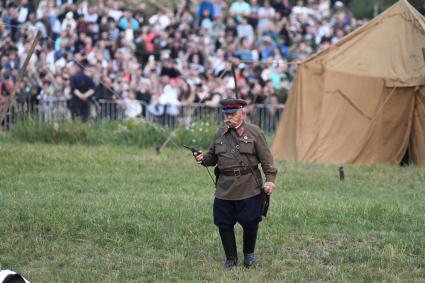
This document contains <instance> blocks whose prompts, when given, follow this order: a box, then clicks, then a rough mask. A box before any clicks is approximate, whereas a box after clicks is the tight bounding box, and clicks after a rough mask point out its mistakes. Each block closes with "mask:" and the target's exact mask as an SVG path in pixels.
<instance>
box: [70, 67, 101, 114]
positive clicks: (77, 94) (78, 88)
mask: <svg viewBox="0 0 425 283" xmlns="http://www.w3.org/2000/svg"><path fill="white" fill-rule="evenodd" d="M87 64H88V63H87V61H86V60H83V61H82V62H81V63H79V62H76V63H75V64H74V66H73V68H74V74H73V75H72V76H71V78H70V83H71V94H72V98H71V114H72V118H76V117H80V118H81V120H82V121H83V122H87V121H88V120H89V118H90V105H91V103H90V97H91V96H92V95H93V94H94V93H95V89H94V88H95V85H94V82H93V79H92V78H91V77H90V76H88V75H87V74H86V73H85V72H84V69H83V66H87Z"/></svg>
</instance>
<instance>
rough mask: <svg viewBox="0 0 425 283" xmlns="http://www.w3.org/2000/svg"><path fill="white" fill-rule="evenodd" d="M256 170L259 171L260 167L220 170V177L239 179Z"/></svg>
mask: <svg viewBox="0 0 425 283" xmlns="http://www.w3.org/2000/svg"><path fill="white" fill-rule="evenodd" d="M256 170H258V166H252V167H242V168H232V169H226V170H221V169H220V175H224V176H235V177H239V176H243V175H246V174H249V173H252V172H255V171H256Z"/></svg>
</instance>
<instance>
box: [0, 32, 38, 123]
mask: <svg viewBox="0 0 425 283" xmlns="http://www.w3.org/2000/svg"><path fill="white" fill-rule="evenodd" d="M40 36H41V32H40V31H37V34H36V35H35V38H34V40H33V42H32V44H31V48H30V50H29V52H28V54H27V57H26V58H25V61H24V64H23V65H22V67H21V69H20V70H19V74H18V77H17V78H16V82H15V84H14V85H13V90H12V93H11V94H10V95H9V97H8V99H7V102H6V105H5V107H4V109H3V111H2V112H1V113H0V125H1V124H2V123H3V120H4V119H5V117H6V114H7V111H9V107H10V105H11V104H12V102H13V99H14V97H15V94H16V90H17V89H18V86H19V84H20V83H21V79H22V77H23V76H24V74H25V72H26V70H27V66H28V63H29V61H30V59H31V56H32V54H33V53H34V49H35V47H36V46H37V44H38V41H39V39H40Z"/></svg>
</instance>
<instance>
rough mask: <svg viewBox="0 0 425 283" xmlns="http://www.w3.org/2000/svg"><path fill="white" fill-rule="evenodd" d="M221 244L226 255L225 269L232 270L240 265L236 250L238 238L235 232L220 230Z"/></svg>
mask: <svg viewBox="0 0 425 283" xmlns="http://www.w3.org/2000/svg"><path fill="white" fill-rule="evenodd" d="M219 231H220V238H221V243H222V244H223V249H224V253H225V254H226V262H225V263H224V268H225V269H232V268H233V267H235V266H236V265H237V264H238V253H237V250H236V238H235V232H234V230H227V231H224V230H221V229H220V230H219Z"/></svg>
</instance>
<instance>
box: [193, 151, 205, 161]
mask: <svg viewBox="0 0 425 283" xmlns="http://www.w3.org/2000/svg"><path fill="white" fill-rule="evenodd" d="M193 156H194V157H195V160H196V162H197V163H198V164H202V162H204V154H203V153H202V151H198V152H194V153H193Z"/></svg>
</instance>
